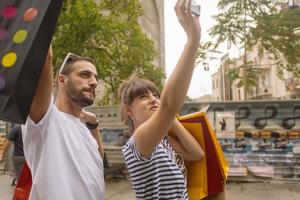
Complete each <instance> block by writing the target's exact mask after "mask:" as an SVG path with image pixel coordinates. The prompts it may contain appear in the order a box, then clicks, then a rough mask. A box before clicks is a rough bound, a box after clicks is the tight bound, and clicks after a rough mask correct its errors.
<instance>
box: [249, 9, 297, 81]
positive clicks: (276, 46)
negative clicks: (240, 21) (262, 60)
mask: <svg viewBox="0 0 300 200" xmlns="http://www.w3.org/2000/svg"><path fill="white" fill-rule="evenodd" d="M253 35H254V39H255V40H254V42H255V43H257V44H259V46H258V47H259V51H260V54H264V53H265V52H268V53H270V54H271V55H272V56H273V59H274V60H275V61H276V64H277V66H279V67H278V68H277V75H278V77H279V78H281V79H283V78H284V77H283V74H284V70H286V71H289V72H292V73H293V75H294V76H295V77H300V68H299V64H300V56H299V55H300V42H299V41H300V9H299V8H298V7H294V8H293V9H282V10H281V11H280V12H278V13H276V14H273V15H265V16H261V17H259V19H258V23H257V26H256V28H255V29H254V30H253Z"/></svg>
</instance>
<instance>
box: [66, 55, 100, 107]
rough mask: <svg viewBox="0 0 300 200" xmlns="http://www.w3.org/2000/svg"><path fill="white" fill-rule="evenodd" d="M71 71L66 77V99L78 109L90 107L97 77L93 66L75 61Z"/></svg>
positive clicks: (86, 62)
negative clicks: (78, 107)
mask: <svg viewBox="0 0 300 200" xmlns="http://www.w3.org/2000/svg"><path fill="white" fill-rule="evenodd" d="M72 69H73V71H72V72H71V73H70V74H69V75H68V76H67V77H66V87H65V88H66V89H65V91H66V93H67V96H68V98H69V99H70V100H71V101H72V102H74V103H75V104H77V105H78V106H80V107H82V108H83V107H86V106H90V105H92V104H93V103H94V100H95V90H96V87H97V83H98V75H97V71H96V68H95V66H94V65H93V64H92V63H90V62H88V61H84V60H81V61H77V62H75V63H74V64H73V66H72Z"/></svg>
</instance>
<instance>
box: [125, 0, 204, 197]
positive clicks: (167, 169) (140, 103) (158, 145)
mask: <svg viewBox="0 0 300 200" xmlns="http://www.w3.org/2000/svg"><path fill="white" fill-rule="evenodd" d="M185 5H187V6H185ZM190 7H191V0H178V1H177V4H176V6H175V11H176V14H177V17H178V19H179V22H180V24H181V25H182V27H183V29H184V30H185V32H186V34H187V43H186V46H185V49H184V50H183V53H182V55H181V57H180V59H179V61H178V63H177V66H176V68H175V70H174V71H173V73H172V75H171V76H170V78H169V80H168V81H167V83H166V85H165V87H164V90H163V92H162V94H161V96H160V94H159V91H158V89H157V88H156V86H155V85H154V84H153V83H152V82H150V81H147V80H143V79H138V78H132V79H130V80H128V81H127V82H125V83H123V85H122V86H121V87H120V96H121V115H122V118H123V120H125V121H126V122H127V123H128V125H129V126H130V127H131V128H132V136H131V138H130V139H129V141H128V142H127V144H126V145H125V146H124V147H123V154H124V156H125V162H126V165H127V167H128V170H129V174H130V177H131V181H132V184H133V189H134V190H135V193H136V198H137V199H143V200H146V199H172V200H174V199H188V196H187V189H186V180H185V168H184V163H183V160H182V159H181V158H182V157H183V158H184V160H188V161H193V160H200V159H202V158H203V151H202V149H201V147H200V145H199V144H198V143H197V142H196V140H195V139H194V138H193V137H192V136H191V135H190V134H189V133H188V132H187V131H186V130H185V128H184V127H183V126H182V125H181V124H180V123H179V121H178V120H177V119H176V114H177V113H178V112H179V110H180V108H181V107H182V105H183V103H184V100H185V97H186V93H187V90H188V87H189V83H190V80H191V77H192V73H193V69H194V64H195V59H196V54H197V49H198V47H199V40H200V24H199V18H198V17H195V16H193V15H192V13H191V11H190ZM167 133H169V134H167ZM181 156H182V157H181ZM176 160H177V162H176Z"/></svg>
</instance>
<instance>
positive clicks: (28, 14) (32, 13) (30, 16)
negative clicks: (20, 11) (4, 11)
mask: <svg viewBox="0 0 300 200" xmlns="http://www.w3.org/2000/svg"><path fill="white" fill-rule="evenodd" d="M37 14H38V10H37V9H35V8H29V9H28V10H26V11H25V13H24V21H26V22H30V21H32V20H34V18H35V17H36V16H37Z"/></svg>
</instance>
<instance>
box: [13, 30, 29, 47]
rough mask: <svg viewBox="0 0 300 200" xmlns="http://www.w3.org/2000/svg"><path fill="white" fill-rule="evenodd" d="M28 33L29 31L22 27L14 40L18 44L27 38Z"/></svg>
mask: <svg viewBox="0 0 300 200" xmlns="http://www.w3.org/2000/svg"><path fill="white" fill-rule="evenodd" d="M27 35H28V32H27V31H26V30H24V29H21V30H19V31H18V32H16V34H15V35H14V39H13V40H14V42H15V43H17V44H19V43H22V42H24V40H25V39H26V38H27Z"/></svg>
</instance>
